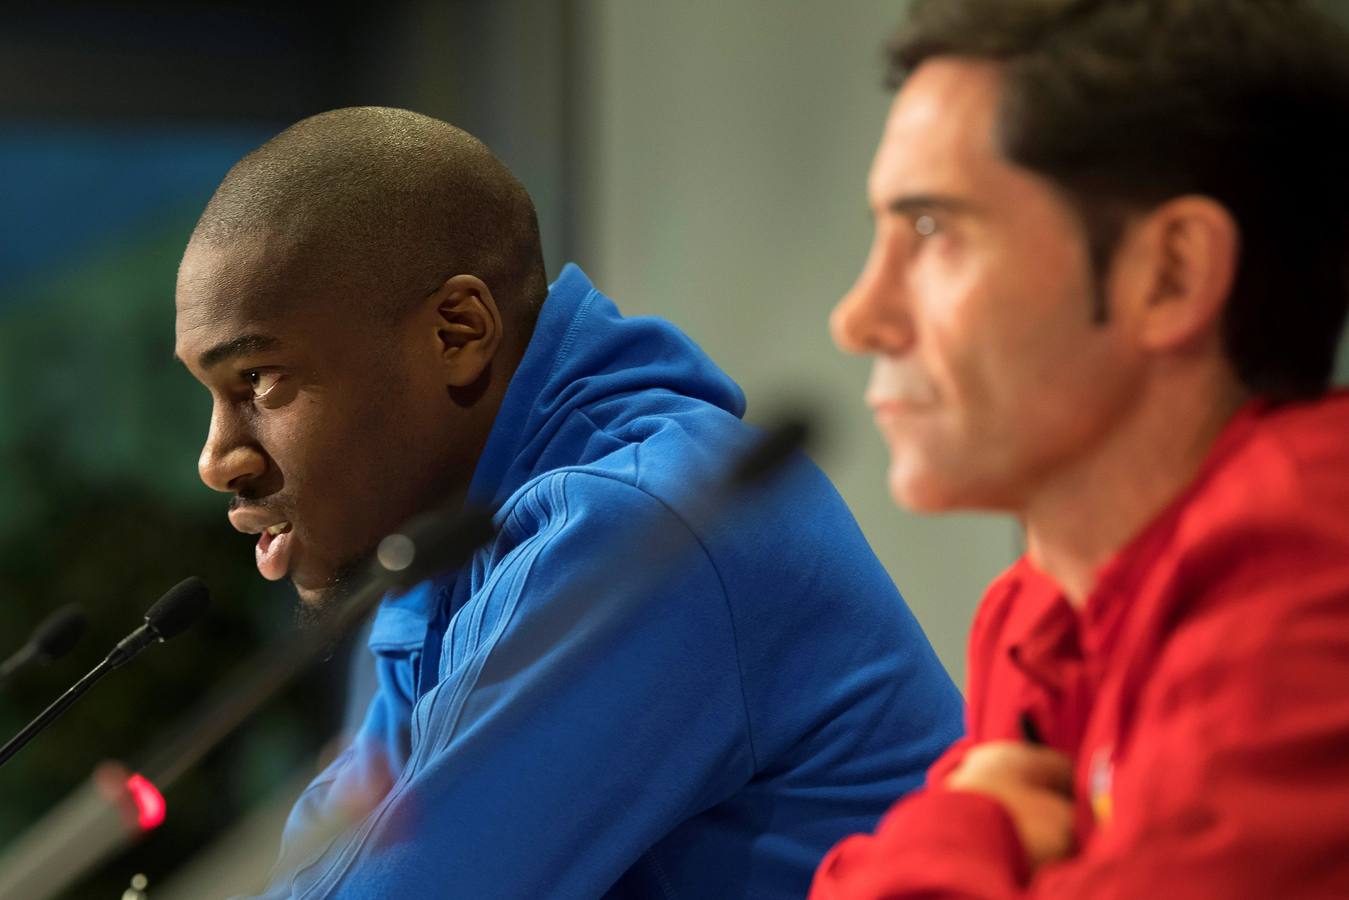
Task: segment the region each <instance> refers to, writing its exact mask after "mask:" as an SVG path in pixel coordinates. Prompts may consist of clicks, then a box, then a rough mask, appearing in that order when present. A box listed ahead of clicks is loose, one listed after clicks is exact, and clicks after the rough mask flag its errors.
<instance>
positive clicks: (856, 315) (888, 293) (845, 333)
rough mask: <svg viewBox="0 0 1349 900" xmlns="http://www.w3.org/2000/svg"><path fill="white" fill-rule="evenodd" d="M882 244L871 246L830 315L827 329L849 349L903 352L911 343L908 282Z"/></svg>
mask: <svg viewBox="0 0 1349 900" xmlns="http://www.w3.org/2000/svg"><path fill="white" fill-rule="evenodd" d="M888 257H889V254H888V253H887V251H886V249H885V248H884V247H883V246H874V247H872V251H871V255H870V256H869V257H868V258H867V262H866V265H865V266H864V267H863V268H862V272H861V274H859V275H858V276H857V281H856V282H855V283H854V284H853V286H852V288H850V289H849V291H848V293H846V294H844V295H843V299H841V300H839V302H838V304H837V305H836V306H835V307H834V311H833V312H832V313H830V315H829V331H830V333H831V334H832V335H833V338H834V343H835V344H837V345H838V347H839V349H840V350H844V351H846V352H848V353H881V354H887V355H895V354H898V353H902V352H904V351H905V350H907V349H908V348H909V346H910V345H911V344H912V343H913V337H914V328H913V319H912V312H911V310H910V308H909V306H910V304H909V300H910V298H909V297H908V286H907V285H906V284H905V283H904V277H903V271H902V268H901V267H900V266H899V265H898V263H897V262H896V261H895V260H893V259H890V258H888Z"/></svg>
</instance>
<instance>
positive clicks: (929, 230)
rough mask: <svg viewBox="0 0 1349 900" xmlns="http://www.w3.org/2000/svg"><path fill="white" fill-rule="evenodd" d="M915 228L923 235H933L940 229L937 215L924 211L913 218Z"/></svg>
mask: <svg viewBox="0 0 1349 900" xmlns="http://www.w3.org/2000/svg"><path fill="white" fill-rule="evenodd" d="M913 230H914V231H916V232H918V234H919V235H920V236H922V237H931V236H932V235H934V234H936V233H937V232H938V231H939V230H940V226H938V224H937V219H936V217H934V216H932V215H930V214H928V213H923V214H922V215H920V216H918V217H917V218H915V219H914V220H913Z"/></svg>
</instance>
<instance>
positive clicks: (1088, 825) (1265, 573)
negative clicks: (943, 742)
mask: <svg viewBox="0 0 1349 900" xmlns="http://www.w3.org/2000/svg"><path fill="white" fill-rule="evenodd" d="M969 654H970V672H969V714H968V715H969V723H968V724H969V737H967V738H966V739H965V740H963V741H961V742H960V743H958V744H956V745H955V746H954V747H952V748H951V750H950V751H948V752H947V754H946V755H945V756H943V757H942V758H941V759H940V760H939V761H938V762H937V763H936V765H934V766H933V768H932V770H931V771H930V772H929V776H928V784H929V786H928V787H927V788H926V789H924V790H922V791H919V792H917V793H915V794H913V795H911V796H910V797H908V798H906V799H905V800H903V801H902V802H900V803H898V804H896V805H895V807H894V808H893V809H891V811H890V812H889V813H888V814H887V816H886V817H885V819H883V820H882V822H881V824H880V826H879V827H878V829H877V831H876V833H875V834H872V835H857V836H854V837H851V838H848V839H847V840H845V841H844V842H843V843H841V844H839V845H838V846H837V847H835V848H834V850H833V851H832V852H831V853H830V854H829V855H828V856H827V857H826V858H825V860H824V862H823V864H822V865H821V866H820V869H819V871H818V872H817V873H816V876H815V883H814V886H813V888H812V891H811V897H812V898H813V900H838V898H873V897H876V898H879V897H887V898H903V897H924V898H937V897H962V898H975V897H978V898H992V897H1023V896H1024V897H1073V898H1101V897H1112V898H1113V897H1121V898H1123V897H1128V898H1154V897H1157V898H1161V897H1165V898H1189V897H1205V898H1207V897H1212V898H1223V900H1231V898H1246V897H1249V898H1257V897H1258V898H1268V897H1318V898H1319V897H1349V394H1346V393H1337V394H1335V395H1332V396H1331V397H1329V398H1328V399H1325V400H1322V401H1318V402H1315V403H1309V404H1303V405H1297V406H1288V407H1279V408H1274V409H1270V408H1268V407H1267V406H1266V405H1264V404H1261V403H1254V404H1252V405H1250V406H1248V407H1247V408H1246V409H1244V410H1243V411H1242V412H1241V413H1240V414H1239V415H1237V416H1236V417H1235V418H1234V420H1233V421H1232V422H1231V423H1230V424H1229V425H1228V426H1227V428H1226V429H1225V430H1224V431H1223V433H1222V435H1221V436H1220V437H1219V439H1218V440H1217V441H1216V442H1215V444H1214V447H1213V449H1212V451H1211V452H1210V454H1209V457H1208V459H1207V460H1206V462H1205V464H1204V466H1203V468H1202V470H1201V471H1200V473H1199V474H1198V476H1196V478H1195V480H1194V482H1193V483H1192V484H1191V485H1190V487H1189V488H1188V489H1187V490H1186V491H1185V492H1184V493H1183V494H1182V495H1181V496H1180V497H1178V498H1177V499H1176V500H1175V501H1174V502H1173V503H1172V504H1171V505H1170V506H1169V507H1168V508H1167V509H1166V510H1165V511H1164V512H1162V513H1161V514H1160V515H1159V516H1158V517H1157V518H1156V519H1155V520H1154V521H1153V522H1152V523H1151V524H1150V525H1149V526H1147V528H1146V529H1145V530H1144V531H1143V532H1142V533H1141V534H1139V535H1138V536H1137V537H1136V538H1135V539H1134V540H1132V541H1131V542H1130V543H1129V544H1128V545H1127V546H1126V547H1125V548H1124V549H1123V550H1122V551H1120V553H1119V554H1118V555H1117V556H1116V557H1115V558H1114V559H1112V560H1111V561H1110V562H1109V563H1108V564H1107V565H1105V566H1104V567H1103V568H1102V569H1101V571H1100V572H1099V574H1098V579H1097V582H1096V587H1095V589H1094V590H1093V591H1092V593H1091V595H1090V596H1089V597H1088V598H1087V602H1086V604H1085V606H1084V607H1083V609H1082V611H1081V612H1080V613H1079V612H1077V611H1075V610H1074V609H1073V608H1072V607H1070V606H1069V605H1068V603H1067V602H1066V600H1065V599H1064V597H1063V595H1062V593H1061V592H1060V590H1059V588H1058V587H1057V586H1056V585H1055V584H1054V583H1053V582H1052V581H1050V580H1049V578H1047V577H1046V576H1045V575H1043V574H1041V573H1040V572H1037V571H1036V570H1035V569H1033V568H1032V567H1031V565H1030V564H1029V563H1028V562H1026V561H1025V560H1022V561H1020V562H1018V563H1017V564H1016V565H1014V566H1013V567H1012V568H1011V569H1010V570H1009V571H1008V572H1007V573H1006V574H1004V575H1003V576H1002V577H1001V578H999V579H998V580H997V581H996V582H994V583H993V585H992V586H991V587H990V589H989V591H988V593H987V595H986V596H985V598H984V601H983V604H982V605H981V607H980V609H979V612H978V614H977V615H976V617H975V621H974V627H973V631H972V633H971V636H970V646H969ZM1023 712H1028V713H1029V714H1030V716H1031V717H1032V718H1033V719H1034V721H1035V722H1036V724H1037V725H1038V728H1039V731H1040V732H1041V733H1042V735H1043V737H1044V739H1045V742H1046V743H1048V744H1049V745H1051V746H1053V747H1056V748H1058V749H1060V750H1062V751H1063V752H1065V753H1067V754H1068V755H1069V756H1071V757H1072V758H1073V760H1074V771H1075V797H1076V803H1077V846H1078V852H1077V853H1076V854H1075V855H1074V856H1073V857H1071V858H1069V859H1067V860H1066V861H1063V862H1060V863H1056V864H1054V865H1050V866H1046V867H1044V868H1043V869H1041V870H1040V871H1038V872H1036V873H1035V875H1034V877H1031V876H1030V873H1029V872H1028V870H1027V865H1026V861H1025V854H1024V852H1023V850H1022V847H1021V844H1020V841H1019V839H1018V837H1017V835H1016V832H1015V830H1014V829H1013V826H1012V822H1011V819H1010V818H1009V817H1008V815H1007V813H1006V812H1004V810H1003V808H1002V807H1001V806H1000V805H999V804H998V803H997V802H995V801H994V800H992V799H990V798H987V797H985V796H983V795H979V794H974V793H966V792H957V791H948V790H944V789H943V788H942V787H940V785H941V782H942V780H943V778H944V777H945V775H946V774H947V773H949V772H950V771H951V770H952V769H953V768H954V767H955V766H956V765H957V764H958V763H959V761H960V759H961V756H962V755H963V754H964V752H965V751H966V749H967V748H968V747H969V746H970V744H971V743H972V742H980V741H988V740H995V739H1019V738H1020V728H1019V718H1020V716H1021V714H1022V713H1023Z"/></svg>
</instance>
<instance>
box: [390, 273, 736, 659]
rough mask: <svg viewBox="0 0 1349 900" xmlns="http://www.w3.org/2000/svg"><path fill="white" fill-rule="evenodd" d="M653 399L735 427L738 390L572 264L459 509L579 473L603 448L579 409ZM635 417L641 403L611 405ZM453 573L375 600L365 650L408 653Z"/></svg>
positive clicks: (671, 330)
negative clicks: (713, 415) (558, 472)
mask: <svg viewBox="0 0 1349 900" xmlns="http://www.w3.org/2000/svg"><path fill="white" fill-rule="evenodd" d="M640 392H662V393H664V394H665V395H666V396H667V397H668V395H670V394H674V395H678V396H681V397H687V398H692V399H694V400H698V401H702V402H704V403H709V404H712V405H714V406H717V407H719V408H720V409H723V410H725V411H726V412H728V413H730V414H732V415H734V416H735V417H737V418H741V417H743V416H744V413H745V396H744V393H743V392H742V391H741V390H740V388H739V387H738V386H737V385H736V384H735V382H733V381H732V380H731V379H730V377H729V376H727V375H726V374H725V373H724V372H722V371H721V369H719V368H717V366H716V364H715V363H713V362H712V360H711V358H710V357H709V356H707V354H705V353H704V352H703V351H702V350H701V349H699V348H698V347H697V345H695V344H694V343H693V342H692V341H691V340H689V338H688V337H686V336H685V335H684V334H683V333H682V332H680V331H679V330H678V329H677V328H675V327H674V326H673V325H671V324H670V323H669V322H666V321H664V320H663V319H656V318H650V317H636V318H630V319H629V318H624V317H623V316H622V315H621V314H620V313H619V311H618V307H616V306H615V305H614V303H613V301H611V300H610V299H609V298H608V297H606V296H604V295H603V294H601V293H600V292H599V291H597V290H596V289H595V286H594V285H593V284H591V283H590V279H589V278H587V277H586V275H585V273H584V272H582V271H581V269H580V268H579V267H578V266H576V265H575V264H568V265H567V267H566V268H565V269H563V270H562V274H561V275H559V276H558V279H557V281H555V282H554V283H553V284H552V286H551V287H550V288H549V291H548V297H547V299H546V300H545V301H544V304H543V309H542V310H540V312H539V318H538V321H537V323H536V325H535V327H534V334H533V336H532V337H531V338H530V341H529V346H528V347H527V348H526V350H525V355H524V357H523V358H522V359H521V360H520V365H519V366H518V367H517V368H516V370H515V374H514V375H513V376H512V377H511V383H510V385H509V386H508V387H507V388H506V396H505V397H504V398H503V399H502V402H501V409H499V410H498V411H497V416H496V420H495V421H494V422H493V425H492V430H491V432H490V433H489V434H488V437H487V443H486V445H485V446H484V448H483V453H482V456H481V457H480V458H479V460H478V465H477V468H475V469H474V471H473V479H472V481H471V482H470V484H469V490H468V502H469V503H471V504H476V505H478V506H481V507H484V508H486V509H491V510H493V511H497V510H500V509H501V507H502V505H503V504H505V503H506V502H507V500H509V498H510V497H511V495H512V494H514V493H515V492H516V491H517V490H518V489H519V488H520V487H521V486H522V485H524V484H525V483H526V482H528V481H529V480H531V479H532V478H534V477H535V476H537V475H540V474H542V473H544V472H548V471H551V470H553V469H558V468H563V467H567V466H577V465H585V464H587V463H589V462H592V461H594V459H595V458H596V457H598V456H602V455H603V454H604V453H605V452H607V451H608V449H611V447H609V446H608V445H605V444H604V443H603V442H593V441H592V438H593V437H594V431H595V429H594V426H593V423H592V422H591V421H589V420H588V419H587V415H586V412H584V410H586V409H587V408H589V409H590V410H592V411H593V410H595V409H596V408H597V407H601V406H603V405H604V404H605V401H608V400H611V399H613V398H615V397H619V396H621V395H624V394H632V393H640ZM618 405H619V406H622V407H624V408H640V407H641V406H642V404H640V403H637V404H632V403H623V404H618ZM455 578H456V576H455V573H446V574H443V575H439V576H436V577H434V578H431V579H428V580H427V581H423V582H421V583H420V584H418V585H416V586H414V587H412V588H411V589H409V590H408V591H406V592H404V593H401V594H396V595H390V596H387V597H385V598H384V600H383V602H382V603H381V604H380V606H379V610H378V612H377V613H376V615H375V620H374V624H373V626H372V630H371V635H370V640H369V645H370V647H371V649H374V650H376V651H386V652H396V651H407V650H410V649H414V648H416V647H420V646H421V645H422V642H423V640H424V639H425V638H426V633H427V626H428V623H429V621H430V618H431V615H432V612H433V610H434V609H435V608H436V607H437V606H438V605H439V604H440V602H441V599H440V598H443V597H446V596H448V592H449V591H451V590H452V589H453V586H454V583H455Z"/></svg>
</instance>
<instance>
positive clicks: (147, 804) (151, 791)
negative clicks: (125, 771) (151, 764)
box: [126, 774, 165, 831]
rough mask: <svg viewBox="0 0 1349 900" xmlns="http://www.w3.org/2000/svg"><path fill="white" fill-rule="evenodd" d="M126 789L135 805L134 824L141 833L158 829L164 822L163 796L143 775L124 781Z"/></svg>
mask: <svg viewBox="0 0 1349 900" xmlns="http://www.w3.org/2000/svg"><path fill="white" fill-rule="evenodd" d="M126 789H127V792H128V793H129V794H131V800H132V802H133V803H135V804H136V824H138V825H140V827H141V830H142V831H149V830H150V829H151V828H158V827H159V825H160V824H161V823H162V822H163V821H164V812H165V805H164V795H163V794H161V793H160V792H159V788H157V787H155V786H154V785H153V784H151V783H150V780H149V779H148V778H146V777H145V776H144V775H139V774H137V775H132V776H131V777H130V778H128V779H127V780H126Z"/></svg>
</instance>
